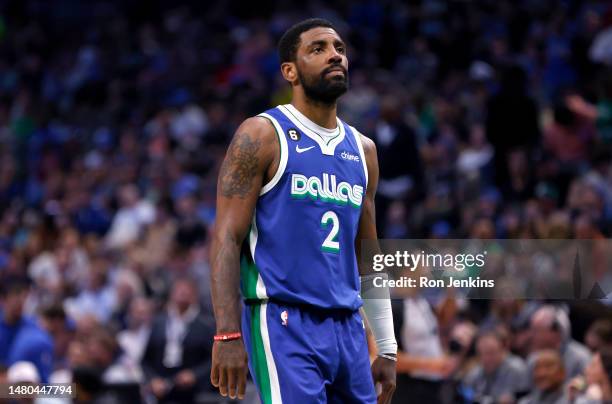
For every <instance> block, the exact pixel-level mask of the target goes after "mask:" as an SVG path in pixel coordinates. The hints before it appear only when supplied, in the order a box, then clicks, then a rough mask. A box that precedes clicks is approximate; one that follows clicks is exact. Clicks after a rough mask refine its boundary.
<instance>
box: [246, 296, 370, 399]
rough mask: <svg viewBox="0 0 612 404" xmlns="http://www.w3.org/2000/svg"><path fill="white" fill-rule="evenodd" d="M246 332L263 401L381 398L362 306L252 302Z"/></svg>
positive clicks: (250, 364) (250, 360)
mask: <svg viewBox="0 0 612 404" xmlns="http://www.w3.org/2000/svg"><path fill="white" fill-rule="evenodd" d="M242 334H243V339H244V344H245V347H246V350H247V353H248V356H249V369H250V371H251V376H252V377H253V380H254V382H255V384H256V385H257V388H258V390H259V395H260V397H261V401H262V403H263V404H278V403H285V404H307V403H308V404H309V403H342V404H347V403H360V404H361V403H368V404H369V403H376V394H375V392H374V383H373V381H372V373H371V370H370V360H369V356H368V346H367V342H366V335H365V329H364V326H363V321H362V319H361V315H360V314H359V311H348V310H347V311H340V310H321V309H316V308H309V307H307V306H306V307H305V306H294V305H285V304H282V303H279V302H273V301H267V302H260V303H249V304H247V305H245V306H244V309H243V315H242Z"/></svg>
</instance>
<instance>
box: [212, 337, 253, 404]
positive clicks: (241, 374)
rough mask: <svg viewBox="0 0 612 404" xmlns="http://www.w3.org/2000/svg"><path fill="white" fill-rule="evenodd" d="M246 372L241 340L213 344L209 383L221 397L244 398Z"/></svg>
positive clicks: (245, 359)
mask: <svg viewBox="0 0 612 404" xmlns="http://www.w3.org/2000/svg"><path fill="white" fill-rule="evenodd" d="M247 372H248V365H247V354H246V351H245V350H244V344H243V343H242V340H240V339H237V340H233V341H217V342H215V343H214V345H213V351H212V369H211V372H210V381H211V383H212V384H213V386H215V387H217V388H219V393H221V395H222V396H223V397H227V396H228V395H229V397H230V398H232V399H234V398H236V395H237V396H238V399H243V398H244V391H245V389H246V378H247Z"/></svg>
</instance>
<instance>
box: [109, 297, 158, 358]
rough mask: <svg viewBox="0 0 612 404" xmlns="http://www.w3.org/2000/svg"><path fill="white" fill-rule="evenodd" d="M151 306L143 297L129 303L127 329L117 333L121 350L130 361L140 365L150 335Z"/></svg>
mask: <svg viewBox="0 0 612 404" xmlns="http://www.w3.org/2000/svg"><path fill="white" fill-rule="evenodd" d="M152 320H153V304H152V302H151V301H150V300H149V299H147V298H144V297H137V298H135V299H134V300H132V302H131V303H130V309H129V313H128V318H127V328H126V329H125V330H123V331H121V332H119V334H118V336H117V339H118V342H119V345H120V346H121V349H122V350H123V352H124V353H125V355H127V356H128V357H129V358H130V359H131V360H133V361H134V362H136V363H140V361H141V360H142V356H143V354H144V350H145V348H146V347H147V341H148V340H149V335H150V334H151V323H152Z"/></svg>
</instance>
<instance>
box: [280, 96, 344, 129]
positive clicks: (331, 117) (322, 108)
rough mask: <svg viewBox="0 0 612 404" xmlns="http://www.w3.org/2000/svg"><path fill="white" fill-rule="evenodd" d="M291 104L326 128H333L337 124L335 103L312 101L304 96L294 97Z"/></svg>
mask: <svg viewBox="0 0 612 404" xmlns="http://www.w3.org/2000/svg"><path fill="white" fill-rule="evenodd" d="M291 104H292V105H293V106H294V107H295V108H296V109H297V110H298V111H300V112H301V113H302V114H304V116H305V117H306V118H308V119H310V120H311V121H312V122H314V123H316V124H317V125H319V126H322V127H324V128H327V129H335V128H336V127H337V126H338V122H337V121H336V103H335V102H334V103H333V104H324V103H321V102H317V101H312V100H310V99H308V98H306V97H294V98H293V100H291Z"/></svg>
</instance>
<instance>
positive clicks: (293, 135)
mask: <svg viewBox="0 0 612 404" xmlns="http://www.w3.org/2000/svg"><path fill="white" fill-rule="evenodd" d="M287 135H289V138H290V139H291V140H295V141H298V140H300V137H301V136H300V132H298V131H297V129H294V128H289V129H288V130H287Z"/></svg>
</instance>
